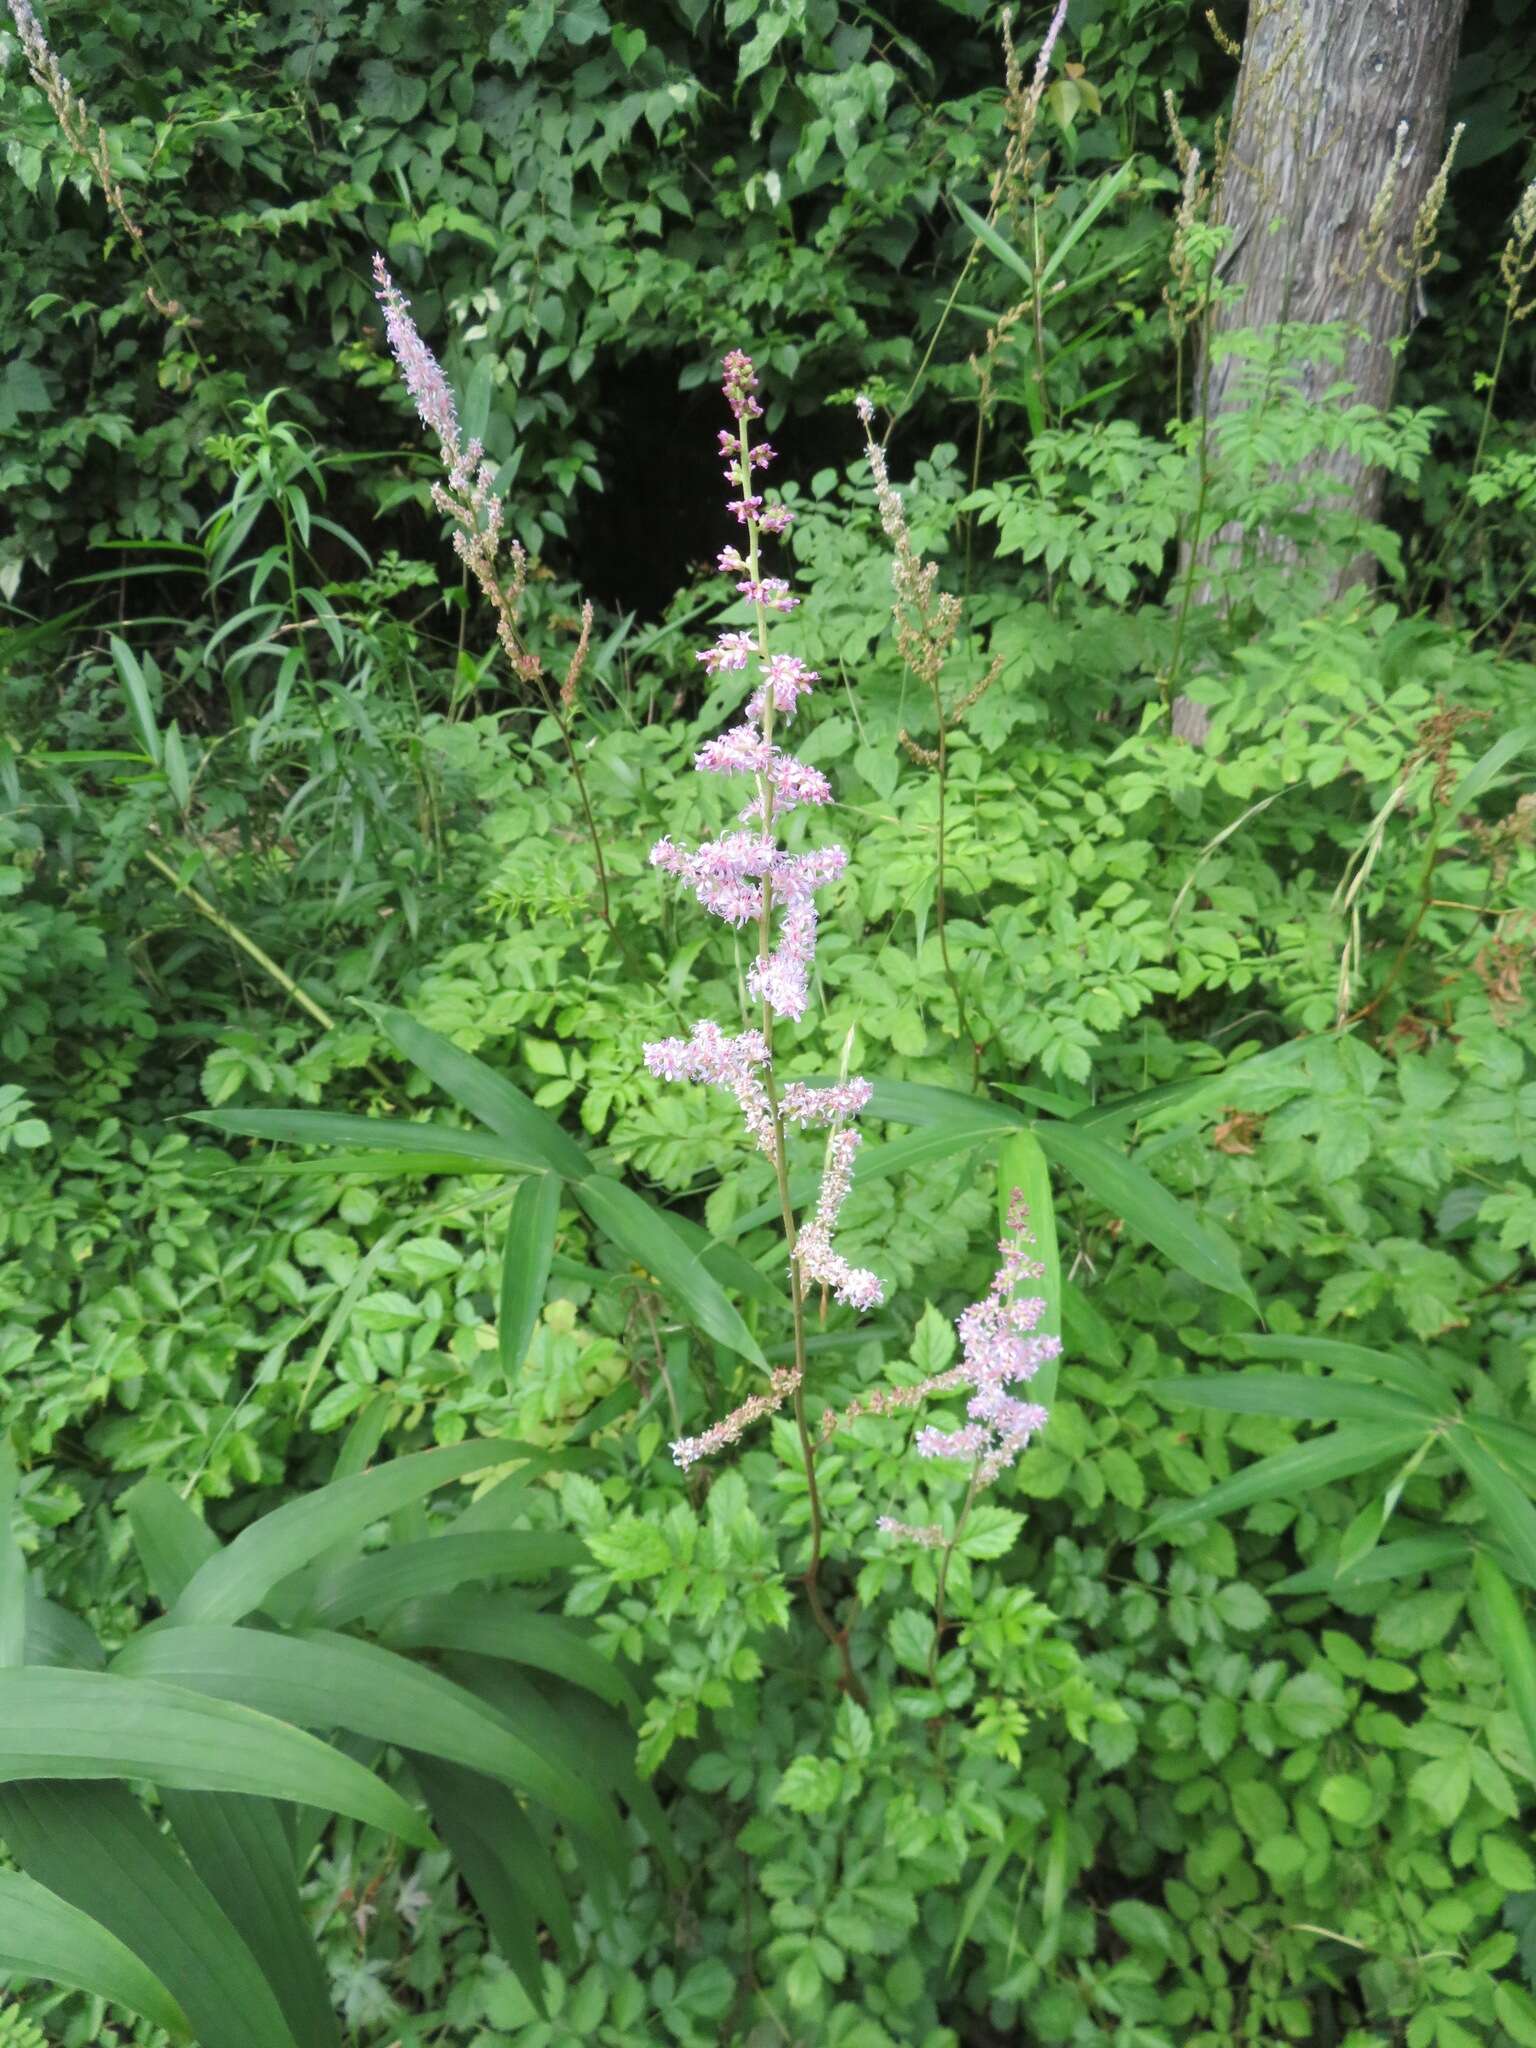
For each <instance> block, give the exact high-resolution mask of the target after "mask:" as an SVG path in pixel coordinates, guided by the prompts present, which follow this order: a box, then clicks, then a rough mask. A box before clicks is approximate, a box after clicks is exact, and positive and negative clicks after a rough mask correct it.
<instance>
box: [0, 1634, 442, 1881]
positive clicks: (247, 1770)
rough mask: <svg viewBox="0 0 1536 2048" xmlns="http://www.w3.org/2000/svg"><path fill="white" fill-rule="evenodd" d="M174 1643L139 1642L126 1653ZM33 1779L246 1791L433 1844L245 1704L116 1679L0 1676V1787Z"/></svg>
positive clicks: (322, 1747) (99, 1674) (352, 1772)
mask: <svg viewBox="0 0 1536 2048" xmlns="http://www.w3.org/2000/svg"><path fill="white" fill-rule="evenodd" d="M180 1633H181V1631H179V1630H174V1629H169V1628H161V1629H158V1630H155V1631H150V1632H146V1634H145V1635H144V1636H142V1637H139V1638H136V1640H135V1644H134V1645H131V1646H130V1647H135V1648H136V1647H138V1646H139V1645H142V1644H148V1643H149V1642H152V1641H160V1640H165V1641H169V1640H171V1639H173V1638H174V1637H175V1636H176V1635H178V1634H180ZM262 1640H263V1638H261V1637H259V1636H256V1635H255V1634H254V1632H253V1633H252V1641H254V1642H261V1641H262ZM272 1640H281V1639H280V1638H273V1639H272ZM35 1778H147V1779H148V1780H149V1781H150V1783H151V1784H155V1785H169V1786H171V1787H173V1788H180V1789H181V1790H183V1791H187V1792H201V1791H209V1792H254V1793H257V1794H260V1795H262V1796H263V1797H266V1798H270V1799H292V1800H294V1801H296V1802H297V1803H298V1804H299V1805H301V1806H319V1807H323V1808H325V1809H327V1810H328V1811H329V1812H332V1813H344V1814H348V1815H350V1816H351V1818H352V1819H354V1820H361V1821H366V1822H367V1823H368V1825H369V1826H370V1827H376V1828H383V1829H384V1830H385V1831H386V1833H390V1834H397V1835H400V1836H401V1837H403V1839H404V1840H406V1841H408V1842H414V1843H417V1844H418V1845H419V1846H421V1847H423V1848H428V1847H430V1846H431V1837H430V1835H429V1834H428V1833H427V1831H426V1830H425V1828H423V1826H422V1824H421V1821H420V1819H419V1817H418V1816H417V1815H416V1814H415V1813H413V1812H412V1811H411V1809H410V1807H409V1806H407V1805H406V1803H405V1801H404V1800H403V1799H401V1798H400V1797H399V1796H398V1795H397V1794H396V1793H394V1792H391V1791H390V1789H389V1787H388V1786H387V1785H384V1784H382V1783H381V1782H380V1781H379V1780H378V1779H377V1778H376V1777H374V1775H373V1773H372V1772H371V1771H365V1770H363V1769H362V1767H361V1766H360V1765H358V1764H354V1763H352V1762H351V1761H350V1760H349V1759H348V1758H347V1757H344V1756H338V1755H337V1753H336V1751H335V1750H334V1749H331V1748H330V1747H329V1746H328V1745H327V1744H325V1743H323V1742H317V1741H316V1740H315V1738H314V1736H312V1735H306V1734H304V1733H303V1732H302V1730H300V1729H298V1728H290V1727H288V1726H286V1725H285V1724H284V1723H283V1722H282V1721H280V1720H273V1719H271V1718H269V1717H268V1716H267V1715H266V1714H262V1713H256V1712H253V1711H252V1710H251V1709H250V1708H249V1707H246V1706H237V1705H233V1704H231V1703H229V1702H227V1701H225V1700H215V1699H205V1698H203V1697H202V1696H201V1695H200V1694H199V1693H196V1692H186V1691H183V1690H181V1689H179V1688H178V1687H176V1686H174V1685H160V1684H155V1683H153V1682H152V1681H151V1680H148V1679H143V1678H134V1677H125V1676H123V1675H121V1674H120V1673H119V1672H117V1671H54V1670H49V1669H47V1668H45V1667H41V1666H38V1667H34V1668H30V1669H27V1670H23V1671H0V1784H15V1783H17V1782H19V1781H22V1780H27V1779H35Z"/></svg>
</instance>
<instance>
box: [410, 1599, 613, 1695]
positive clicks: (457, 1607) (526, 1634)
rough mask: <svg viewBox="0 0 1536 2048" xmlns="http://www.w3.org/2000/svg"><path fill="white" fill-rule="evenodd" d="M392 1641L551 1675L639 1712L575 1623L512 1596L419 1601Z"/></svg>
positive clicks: (608, 1664) (411, 1608)
mask: <svg viewBox="0 0 1536 2048" xmlns="http://www.w3.org/2000/svg"><path fill="white" fill-rule="evenodd" d="M389 1639H390V1641H391V1642H392V1643H397V1644H399V1645H400V1647H401V1648H403V1649H411V1650H459V1651H462V1652H465V1653H467V1654H468V1655H471V1656H476V1657H498V1658H502V1659H504V1660H505V1661H506V1662H508V1663H511V1664H527V1665H530V1666H532V1667H533V1668H534V1669H535V1670H538V1671H551V1672H553V1673H554V1674H555V1675H556V1676H557V1677H559V1678H566V1679H569V1680H570V1681H571V1682H572V1683H573V1684H575V1685H581V1686H585V1687H586V1689H587V1690H588V1691H589V1692H595V1693H596V1694H597V1696H598V1698H599V1699H604V1700H607V1701H608V1702H609V1703H610V1704H611V1705H613V1706H616V1707H622V1708H624V1709H625V1711H626V1712H628V1713H631V1714H635V1715H638V1712H639V1703H638V1702H637V1700H636V1699H635V1696H634V1692H633V1690H632V1689H631V1687H630V1686H629V1684H628V1683H627V1682H626V1680H625V1678H624V1676H623V1674H622V1673H621V1672H620V1671H619V1670H618V1669H617V1668H616V1666H614V1665H613V1664H611V1663H610V1662H609V1660H608V1659H607V1658H606V1657H604V1656H603V1655H602V1654H601V1653H600V1652H599V1651H597V1650H594V1649H593V1647H592V1645H591V1643H590V1642H588V1640H587V1639H586V1637H585V1636H583V1635H580V1634H578V1633H577V1630H576V1627H575V1625H574V1623H572V1622H569V1621H565V1620H563V1619H561V1618H559V1617H557V1616H554V1615H549V1614H540V1613H538V1612H537V1611H536V1610H535V1609H534V1608H532V1607H530V1606H529V1605H528V1603H527V1602H526V1601H524V1600H520V1599H518V1597H517V1596H516V1595H515V1594H512V1593H491V1594H481V1593H445V1594H443V1595H441V1596H440V1597H439V1598H437V1599H428V1600H421V1601H418V1602H417V1603H416V1604H415V1605H414V1606H412V1607H409V1608H407V1609H406V1611H405V1612H404V1613H403V1614H402V1615H400V1616H399V1617H398V1619H397V1620H396V1621H395V1622H394V1623H392V1625H391V1627H390V1632H389Z"/></svg>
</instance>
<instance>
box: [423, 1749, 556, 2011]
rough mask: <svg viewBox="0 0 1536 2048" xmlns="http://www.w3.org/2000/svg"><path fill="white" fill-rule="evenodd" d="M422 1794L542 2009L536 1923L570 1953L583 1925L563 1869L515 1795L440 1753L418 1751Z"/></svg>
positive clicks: (501, 1945)
mask: <svg viewBox="0 0 1536 2048" xmlns="http://www.w3.org/2000/svg"><path fill="white" fill-rule="evenodd" d="M411 1762H412V1765H413V1768H414V1769H415V1772H416V1779H417V1782H418V1784H419V1785H420V1786H421V1790H422V1795H423V1797H424V1798H425V1799H426V1802H427V1805H428V1806H429V1807H430V1808H431V1811H432V1818H433V1820H434V1821H435V1822H436V1823H437V1827H438V1831H439V1833H440V1834H441V1835H442V1838H443V1840H444V1841H445V1842H446V1843H447V1845H448V1848H449V1850H450V1851H451V1852H452V1855H453V1860H454V1864H455V1866H456V1867H457V1869H458V1871H459V1874H460V1876H461V1877H462V1878H463V1880H464V1882H465V1884H466V1885H468V1887H469V1890H470V1893H471V1895H472V1897H473V1898H474V1901H475V1904H476V1905H477V1906H478V1907H479V1908H480V1911H481V1913H482V1914H483V1915H484V1917H485V1924H486V1926H487V1928H488V1929H489V1930H490V1936H491V1939H492V1941H494V1942H495V1944H496V1946H497V1948H498V1949H499V1950H500V1952H501V1954H502V1957H503V1959H504V1960H505V1961H506V1962H507V1963H508V1964H509V1965H510V1967H511V1969H512V1972H513V1974H514V1975H515V1976H516V1978H517V1981H518V1982H519V1984H521V1985H522V1987H523V1990H524V1991H525V1992H526V1993H527V1995H528V1997H529V1998H530V1999H531V2000H532V2002H533V2005H534V2007H535V2009H536V2010H537V2011H538V2012H540V2013H542V2012H543V2011H544V2010H545V2005H544V1970H543V1961H542V1958H541V1956H540V1953H539V1944H538V1938H537V1933H536V1929H537V1926H538V1923H539V1922H540V1921H541V1920H542V1921H543V1923H544V1925H545V1926H546V1927H548V1929H549V1931H550V1933H551V1935H552V1936H553V1937H554V1939H555V1941H556V1942H557V1943H558V1944H559V1946H560V1947H561V1949H563V1950H564V1951H565V1952H566V1953H567V1954H574V1953H575V1950H576V1929H575V1925H574V1923H573V1922H572V1920H571V1914H570V1907H569V1906H568V1905H567V1903H566V1898H565V1892H564V1889H563V1887H562V1885H561V1883H560V1877H559V1873H558V1871H557V1870H556V1869H555V1866H554V1863H553V1862H552V1860H551V1859H550V1857H549V1853H548V1851H547V1850H546V1849H545V1848H544V1845H543V1843H542V1842H540V1840H539V1838H538V1836H537V1835H536V1834H535V1833H534V1831H533V1828H532V1827H531V1825H530V1824H529V1821H528V1817H527V1815H526V1814H525V1813H524V1812H523V1810H522V1807H521V1806H520V1805H519V1804H518V1802H517V1799H516V1798H515V1797H514V1795H513V1794H512V1793H511V1792H509V1791H508V1790H507V1788H506V1786H505V1785H499V1784H497V1782H496V1780H495V1779H494V1778H484V1777H481V1776H479V1775H478V1774H477V1773H476V1772H473V1771H465V1770H461V1769H459V1768H457V1767H456V1766H454V1765H452V1764H445V1763H442V1762H440V1761H439V1760H438V1759H437V1758H435V1757H429V1756H422V1755H413V1756H412V1759H411Z"/></svg>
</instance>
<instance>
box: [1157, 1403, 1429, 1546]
mask: <svg viewBox="0 0 1536 2048" xmlns="http://www.w3.org/2000/svg"><path fill="white" fill-rule="evenodd" d="M1419 1441H1420V1432H1419V1431H1418V1430H1416V1429H1406V1430H1405V1429H1400V1428H1396V1427H1392V1428H1388V1427H1384V1426H1383V1425H1381V1424H1379V1423H1369V1422H1357V1423H1352V1424H1346V1425H1344V1426H1342V1427H1340V1428H1338V1429H1331V1430H1329V1432H1328V1434H1327V1435H1326V1436H1320V1437H1314V1438H1313V1440H1312V1441H1311V1442H1310V1443H1305V1444H1295V1445H1293V1446H1292V1448H1291V1449H1290V1450H1288V1451H1276V1452H1275V1454H1274V1455H1273V1457H1269V1458H1260V1460H1259V1462H1258V1463H1257V1464H1256V1465H1250V1466H1248V1467H1247V1469H1246V1470H1245V1471H1242V1472H1238V1473H1236V1474H1234V1475H1233V1477H1232V1478H1231V1479H1226V1480H1223V1481H1222V1483H1221V1484H1220V1485H1219V1486H1213V1487H1212V1488H1211V1490H1210V1492H1209V1493H1202V1494H1201V1495H1200V1497H1199V1499H1198V1500H1187V1501H1180V1502H1179V1503H1178V1505H1177V1506H1176V1507H1172V1508H1165V1509H1164V1510H1163V1511H1162V1512H1161V1513H1160V1514H1159V1515H1157V1516H1156V1517H1155V1518H1154V1519H1153V1521H1152V1522H1151V1524H1150V1525H1149V1527H1148V1529H1147V1532H1146V1537H1145V1538H1143V1541H1146V1540H1150V1539H1151V1538H1153V1537H1155V1536H1165V1535H1167V1533H1168V1531H1169V1530H1170V1529H1182V1528H1185V1527H1187V1526H1188V1525H1189V1523H1191V1522H1210V1521H1214V1520H1215V1519H1216V1517H1217V1516H1218V1515H1227V1514H1231V1513H1232V1511H1233V1510H1234V1509H1236V1508H1247V1507H1252V1506H1253V1505H1254V1504H1255V1502H1257V1501H1261V1500H1287V1499H1294V1497H1295V1496H1296V1495H1298V1494H1301V1493H1305V1492H1307V1491H1308V1490H1309V1488H1311V1487H1314V1486H1327V1485H1330V1484H1331V1483H1332V1482H1333V1481H1334V1480H1335V1479H1350V1478H1352V1477H1353V1476H1354V1474H1355V1473H1357V1472H1367V1471H1369V1470H1370V1468H1371V1466H1372V1465H1380V1464H1384V1463H1385V1462H1386V1461H1387V1460H1388V1459H1389V1458H1398V1457H1401V1456H1402V1455H1403V1454H1404V1453H1405V1452H1406V1451H1409V1450H1411V1449H1413V1448H1414V1446H1415V1445H1417V1444H1418V1443H1419Z"/></svg>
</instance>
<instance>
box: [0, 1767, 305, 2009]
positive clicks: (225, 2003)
mask: <svg viewBox="0 0 1536 2048" xmlns="http://www.w3.org/2000/svg"><path fill="white" fill-rule="evenodd" d="M0 1833H3V1834H4V1836H5V1839H6V1842H7V1844H8V1845H9V1847H10V1850H11V1853H12V1854H13V1855H14V1856H15V1858H16V1861H17V1862H18V1863H19V1864H20V1865H21V1866H22V1868H23V1869H24V1870H25V1871H26V1872H27V1874H28V1876H29V1877H32V1878H35V1879H36V1880H37V1882H38V1883H39V1884H43V1885H46V1886H47V1888H48V1890H49V1891H51V1892H53V1893H55V1894H56V1895H57V1896H58V1897H59V1898H61V1899H64V1900H66V1901H67V1902H68V1903H69V1904H70V1905H72V1906H75V1907H77V1908H78V1909H79V1910H80V1911H81V1912H82V1913H86V1914H89V1916H90V1917H91V1919H92V1920H95V1921H97V1922H99V1923H100V1925H101V1926H102V1927H104V1928H106V1929H107V1930H108V1931H109V1933H111V1934H113V1935H115V1936H116V1937H117V1939H118V1940H119V1941H120V1942H121V1943H122V1944H123V1946H124V1947H125V1948H127V1949H128V1950H129V1951H130V1953H131V1954H132V1955H133V1956H135V1957H136V1958H137V1959H138V1961H139V1962H140V1963H141V1965H142V1966H143V1967H144V1968H145V1969H146V1970H148V1971H149V1972H150V1973H151V1975H152V1977H153V1978H155V1979H157V1980H158V1981H159V1983H160V1984H161V1985H163V1986H164V1989H165V1992H166V1993H167V1994H168V1995H169V1996H170V1997H171V1998H172V1999H174V2000H175V2002H176V2003H177V2005H178V2006H179V2007H180V2008H181V2010H182V2011H183V2012H184V2013H185V2015H186V2018H187V2021H188V2023H189V2024H190V2026H191V2029H192V2034H193V2036H194V2038H195V2040H196V2042H197V2048H297V2044H296V2043H295V2041H294V2038H293V2035H292V2034H291V2033H290V2032H289V2030H288V2024H287V2021H286V2020H285V2019H284V2017H283V2011H282V2008H281V2006H280V2005H279V2004H278V2002H277V1998H276V1995H275V1993H274V1991H273V1988H272V1986H271V1985H270V1984H269V1983H268V1982H267V1980H266V1978H265V1977H264V1976H263V1975H262V1973H261V1970H260V1969H259V1967H258V1966H257V1963H256V1959H255V1957H254V1956H253V1955H252V1954H251V1951H250V1950H249V1949H248V1948H247V1947H246V1945H245V1942H244V1941H243V1940H242V1939H241V1936H240V1934H239V1932H238V1931H237V1929H235V1928H234V1927H233V1926H231V1924H230V1921H229V1917H228V1915H227V1914H226V1913H225V1912H224V1911H223V1910H222V1908H221V1907H220V1906H219V1904H218V1902H217V1900H216V1899H214V1897H213V1896H212V1894H211V1893H210V1892H209V1890H208V1888H207V1886H206V1885H204V1884H203V1883H202V1881H201V1880H200V1879H199V1878H198V1876H197V1875H196V1873H195V1872H194V1871H193V1870H192V1869H191V1868H190V1867H189V1866H188V1864H187V1862H186V1860H185V1858H183V1857H182V1856H180V1855H179V1854H178V1853H177V1851H176V1848H175V1846H174V1845H173V1844H172V1843H171V1841H170V1840H169V1839H168V1838H167V1837H166V1836H165V1835H163V1834H162V1833H161V1832H160V1830H159V1829H158V1828H157V1827H156V1826H155V1825H154V1823H153V1821H151V1820H150V1818H149V1816H148V1814H147V1813H145V1811H144V1809H143V1807H142V1806H140V1805H139V1803H138V1801H137V1800H136V1799H134V1798H133V1797H132V1795H131V1794H130V1793H129V1792H128V1791H127V1790H126V1789H125V1788H124V1787H123V1786H121V1785H67V1784H54V1785H12V1786H8V1787H7V1788H6V1789H5V1790H4V1791H0Z"/></svg>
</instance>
